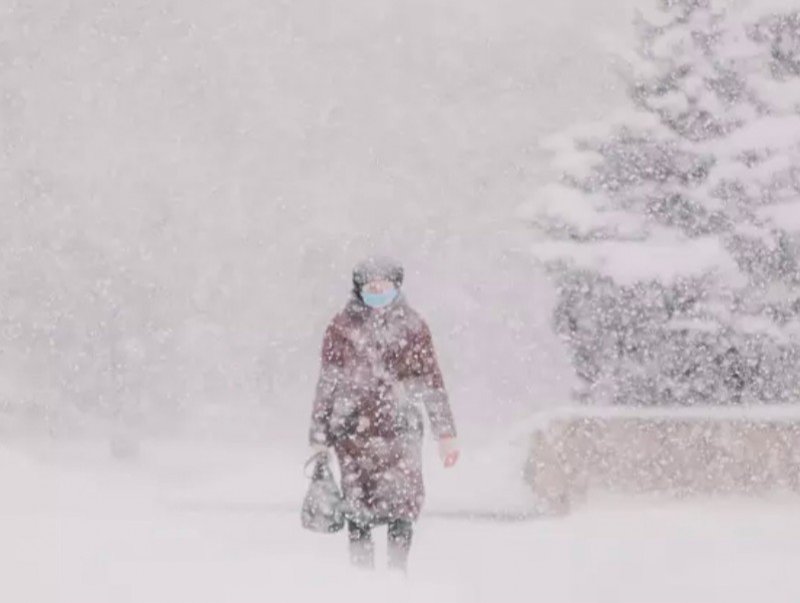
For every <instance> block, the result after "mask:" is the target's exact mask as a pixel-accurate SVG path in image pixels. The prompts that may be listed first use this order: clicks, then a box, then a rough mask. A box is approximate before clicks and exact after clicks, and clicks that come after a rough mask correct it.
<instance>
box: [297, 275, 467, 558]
mask: <svg viewBox="0 0 800 603" xmlns="http://www.w3.org/2000/svg"><path fill="white" fill-rule="evenodd" d="M402 284H403V268H402V266H401V265H400V264H398V263H397V262H395V261H392V260H386V259H370V260H366V261H364V262H361V263H360V264H358V265H357V266H356V268H355V269H354V271H353V292H352V296H351V298H350V300H349V302H348V303H347V305H346V306H345V308H344V310H342V311H341V312H340V313H339V314H337V315H336V317H335V318H334V319H333V321H332V322H331V323H330V325H328V328H327V329H326V331H325V337H324V340H323V344H322V368H321V371H320V376H319V381H318V383H317V389H316V398H315V400H314V407H313V412H312V417H311V429H310V442H311V446H312V448H313V449H314V451H315V452H316V453H327V452H326V451H327V450H328V449H329V448H333V450H334V451H335V453H336V457H337V460H338V461H339V466H340V468H341V478H342V483H341V487H342V496H343V498H344V501H345V514H346V517H347V527H348V535H349V541H350V559H351V561H352V562H353V563H354V564H355V565H358V566H361V567H373V566H374V545H373V541H372V529H373V527H374V526H376V525H379V524H387V526H388V553H389V555H388V557H389V565H390V567H392V568H394V569H400V570H403V571H405V569H406V564H407V560H408V553H409V550H410V547H411V538H412V530H413V523H414V521H415V520H416V519H417V518H418V517H419V514H420V510H421V509H422V504H423V499H424V493H425V491H424V486H423V481H422V454H421V453H422V435H423V417H422V412H421V409H422V408H424V409H425V411H426V413H427V415H428V419H429V421H430V425H431V430H432V432H433V435H434V437H435V438H436V439H437V440H438V443H439V453H440V457H441V459H442V461H443V463H444V465H445V467H452V466H453V465H454V464H455V463H456V461H457V460H458V456H459V450H458V447H457V445H456V428H455V423H454V420H453V414H452V412H451V410H450V404H449V401H448V396H447V392H446V390H445V386H444V381H443V380H442V373H441V371H440V370H439V365H438V363H437V360H436V355H435V352H434V348H433V342H432V339H431V334H430V331H429V329H428V326H427V325H426V323H425V321H424V320H423V319H422V318H421V317H420V316H419V314H417V312H415V311H414V310H413V309H412V308H411V307H410V306H409V305H408V303H407V302H406V300H405V297H404V295H403V293H402V292H401V286H402Z"/></svg>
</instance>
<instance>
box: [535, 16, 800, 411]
mask: <svg viewBox="0 0 800 603" xmlns="http://www.w3.org/2000/svg"><path fill="white" fill-rule="evenodd" d="M660 4H661V7H660V8H661V11H660V13H659V16H658V18H657V19H656V20H653V19H650V20H645V19H644V18H642V19H641V20H640V28H641V42H642V44H641V47H640V49H639V52H638V53H637V55H636V56H637V59H638V60H637V63H636V65H635V66H634V68H633V70H632V71H633V73H634V74H635V75H634V76H631V80H630V96H631V100H632V104H633V109H632V110H630V111H627V112H626V113H625V114H623V115H622V116H620V117H619V118H618V119H615V120H609V121H608V122H606V123H602V124H595V125H593V126H588V127H581V128H574V129H572V130H571V131H569V132H566V133H564V134H562V135H560V136H557V137H554V138H553V139H552V140H550V141H549V142H550V146H551V148H552V149H553V150H554V151H555V152H556V160H557V166H558V167H559V168H560V169H561V170H562V171H564V172H565V176H564V177H563V180H562V182H560V183H559V184H556V185H550V186H548V187H546V188H545V189H543V190H541V191H539V193H538V194H537V196H536V198H535V200H534V201H533V202H532V203H531V204H530V205H529V206H528V207H527V208H526V209H525V216H526V218H527V219H529V220H530V221H531V223H532V224H533V225H534V227H535V228H537V229H538V230H539V231H540V232H541V233H543V234H544V235H545V237H544V238H545V239H546V242H543V243H541V244H538V245H537V246H536V254H537V255H538V256H539V257H540V258H542V259H544V260H546V261H548V263H549V264H550V266H551V267H552V268H553V269H554V273H555V274H556V275H557V279H558V286H559V292H560V302H559V305H558V307H557V310H556V326H557V329H558V331H559V332H560V333H561V334H562V335H563V337H564V338H565V340H566V342H567V344H568V345H569V347H570V349H571V352H572V354H573V358H574V364H575V367H576V370H577V372H578V375H579V376H580V377H581V379H582V382H583V384H584V385H585V388H583V389H582V390H581V392H579V395H580V397H582V398H583V399H585V400H586V401H588V402H592V403H622V404H647V405H650V404H725V403H745V402H776V401H792V400H795V399H796V395H797V394H798V390H800V377H799V376H800V339H799V338H798V335H800V328H798V327H800V322H799V321H798V313H799V312H800V289H798V285H800V237H798V233H800V161H798V160H800V155H799V154H798V153H800V27H799V26H798V25H799V24H800V11H798V10H797V9H796V8H794V9H793V8H792V7H791V5H789V4H787V3H785V2H784V3H783V6H781V4H780V3H772V4H771V5H769V6H768V5H766V4H765V3H754V4H753V5H751V6H749V7H744V8H742V7H740V9H739V10H738V11H733V10H730V11H723V10H720V9H718V8H716V7H715V6H713V5H712V3H711V2H710V1H709V0H662V2H661V3H660Z"/></svg>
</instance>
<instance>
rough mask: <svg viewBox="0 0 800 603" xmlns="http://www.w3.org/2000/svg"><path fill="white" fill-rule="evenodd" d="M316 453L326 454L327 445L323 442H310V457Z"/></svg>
mask: <svg viewBox="0 0 800 603" xmlns="http://www.w3.org/2000/svg"><path fill="white" fill-rule="evenodd" d="M317 455H324V456H328V447H327V446H326V445H325V444H311V457H312V458H313V457H315V456H317Z"/></svg>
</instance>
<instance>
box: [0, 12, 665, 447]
mask: <svg viewBox="0 0 800 603" xmlns="http://www.w3.org/2000/svg"><path fill="white" fill-rule="evenodd" d="M642 4H646V5H648V6H649V4H650V3H649V2H648V3H644V2H642V1H641V0H640V1H639V2H636V1H635V0H615V1H614V3H613V6H612V5H610V4H609V3H607V2H603V3H598V2H590V1H587V0H566V1H564V2H560V3H551V2H543V1H535V2H530V1H523V0H497V1H496V2H492V3H489V4H487V3H485V2H478V1H474V0H424V1H423V0H404V1H403V2H396V1H390V0H350V1H348V2H346V3H336V4H332V3H328V2H322V1H319V0H302V1H300V2H288V1H281V2H279V1H274V2H261V1H255V0H230V1H226V2H219V1H210V0H196V1H194V2H185V1H180V0H162V1H159V2H152V1H147V0H126V2H124V3H118V2H113V1H110V0H78V1H76V0H6V1H5V2H3V4H2V7H0V350H1V353H0V412H1V413H2V416H3V421H4V423H3V424H5V425H6V426H7V427H6V429H7V431H11V430H18V429H20V424H24V425H26V426H33V427H34V428H36V429H39V428H41V427H43V426H45V427H46V428H47V429H48V430H49V431H50V432H51V433H52V434H55V435H59V434H62V435H63V434H69V433H73V432H76V431H79V432H83V431H97V430H100V431H103V430H107V429H124V430H128V431H130V432H131V433H139V434H144V433H173V432H175V431H180V430H198V429H199V430H204V431H205V432H208V433H217V434H220V435H221V434H223V433H225V432H226V431H229V432H230V433H235V434H236V435H237V437H244V436H245V435H246V434H251V435H252V436H253V437H259V438H260V437H266V438H286V439H289V440H300V441H304V438H305V429H306V422H307V418H308V414H309V412H310V404H311V398H312V395H313V388H314V382H315V380H316V376H317V370H318V360H319V359H318V355H319V346H320V342H321V337H322V331H323V329H324V326H325V324H326V323H327V321H328V320H329V319H330V318H331V317H332V316H333V314H334V313H335V312H337V311H338V310H339V309H340V307H341V306H342V305H343V304H344V302H345V301H346V299H347V296H348V294H349V287H350V270H351V267H352V265H353V264H354V262H356V261H357V260H358V259H360V258H361V257H362V256H364V255H365V254H368V253H382V254H389V255H393V256H396V257H397V258H399V259H400V260H402V261H403V262H404V263H405V265H406V269H407V274H408V278H407V294H408V297H409V299H410V301H411V302H412V304H413V305H415V306H416V307H417V308H418V309H419V310H420V311H421V312H422V313H423V315H425V316H426V317H427V318H428V320H429V322H430V324H431V328H432V330H433V333H434V338H435V341H436V343H437V346H438V352H439V354H440V356H441V361H442V364H443V368H444V371H445V376H446V380H447V382H448V385H449V388H450V390H451V394H452V398H453V404H454V407H455V410H456V413H457V416H458V418H459V423H460V426H461V431H462V436H463V437H465V438H474V439H476V440H479V439H482V438H484V437H490V436H491V433H492V432H493V431H495V430H497V429H501V430H502V429H506V428H508V427H509V426H510V425H513V423H514V421H515V420H516V419H518V418H520V417H523V416H527V415H529V414H530V413H531V412H532V411H534V410H536V409H539V408H542V407H548V406H552V405H555V404H559V403H562V402H564V401H566V400H567V399H568V398H569V394H570V389H571V387H572V374H571V373H572V371H571V369H570V367H569V366H568V362H569V361H568V358H567V354H566V351H565V350H564V349H563V348H562V346H561V344H560V343H559V341H558V340H557V339H556V337H555V336H554V335H553V334H552V330H551V325H550V321H551V314H552V305H553V299H554V293H553V291H552V289H551V285H550V284H549V282H548V280H547V279H546V278H545V277H544V276H543V275H542V274H541V273H540V272H539V271H538V270H537V269H536V268H534V266H533V265H532V264H531V262H530V260H529V257H528V253H527V251H526V248H527V246H528V245H529V244H530V240H531V235H530V234H529V233H527V232H525V230H524V226H523V225H522V224H521V222H519V221H518V220H517V218H516V217H515V214H514V211H515V208H516V207H517V206H518V205H519V204H520V203H522V202H524V201H526V200H528V199H529V197H530V196H531V195H532V194H533V191H534V190H535V189H536V187H537V186H538V185H539V184H540V183H541V182H543V181H545V179H547V178H549V177H551V176H553V174H550V173H548V171H547V170H548V169H549V168H548V167H547V157H546V156H545V155H544V153H543V151H541V150H540V148H539V140H540V138H541V137H542V136H543V135H546V134H548V133H551V132H553V131H556V130H558V129H560V128H563V127H564V126H566V125H567V124H569V123H572V122H574V121H576V120H579V121H583V120H592V119H595V118H597V117H600V116H602V115H604V114H605V113H607V112H608V111H609V110H611V109H612V108H613V107H615V106H616V105H617V104H618V103H621V102H622V101H623V96H624V90H623V89H622V88H621V86H620V87H618V84H619V80H618V78H617V77H616V75H615V64H614V60H613V59H612V58H611V56H612V55H611V51H612V50H614V49H615V48H616V46H619V47H625V48H630V47H631V46H632V44H633V34H634V32H633V28H632V27H631V22H632V19H633V15H634V9H635V8H636V6H637V5H642ZM611 40H613V46H614V48H612V47H611V46H610V44H611V42H610V41H611Z"/></svg>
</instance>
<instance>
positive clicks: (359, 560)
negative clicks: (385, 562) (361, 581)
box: [347, 521, 375, 569]
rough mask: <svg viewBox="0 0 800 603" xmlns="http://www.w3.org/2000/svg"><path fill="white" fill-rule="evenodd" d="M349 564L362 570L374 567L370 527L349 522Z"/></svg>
mask: <svg viewBox="0 0 800 603" xmlns="http://www.w3.org/2000/svg"><path fill="white" fill-rule="evenodd" d="M347 530H348V533H349V536H350V563H352V564H353V565H354V566H356V567H360V568H363V569H373V568H374V567H375V545H374V544H373V543H372V527H371V526H369V525H359V524H357V523H353V522H352V521H349V522H348V523H347Z"/></svg>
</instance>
